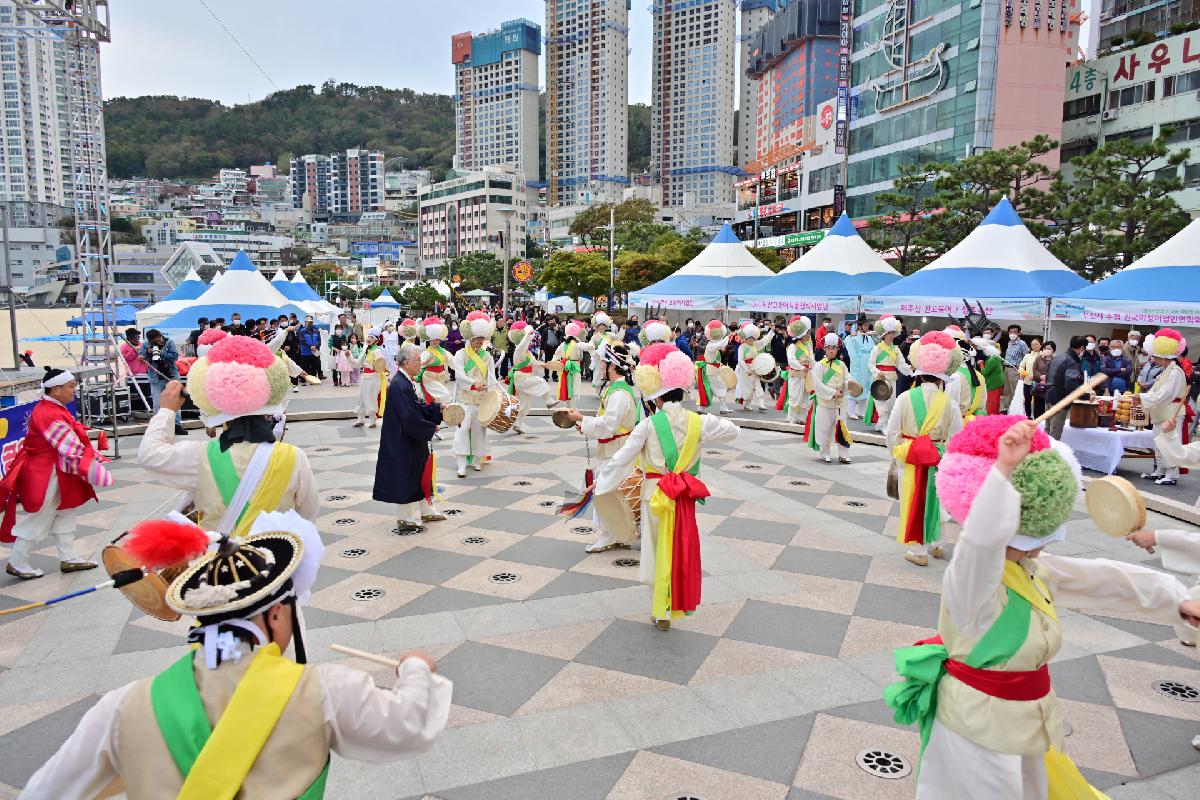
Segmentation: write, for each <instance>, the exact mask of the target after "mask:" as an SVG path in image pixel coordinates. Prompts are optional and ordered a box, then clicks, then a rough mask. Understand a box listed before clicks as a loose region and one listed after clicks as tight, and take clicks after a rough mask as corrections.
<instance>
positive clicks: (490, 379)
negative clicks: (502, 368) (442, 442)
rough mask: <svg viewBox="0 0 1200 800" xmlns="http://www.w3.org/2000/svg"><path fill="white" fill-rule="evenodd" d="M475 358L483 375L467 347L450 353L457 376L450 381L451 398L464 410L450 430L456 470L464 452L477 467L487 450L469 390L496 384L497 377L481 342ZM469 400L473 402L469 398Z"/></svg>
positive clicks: (463, 465) (462, 466)
mask: <svg viewBox="0 0 1200 800" xmlns="http://www.w3.org/2000/svg"><path fill="white" fill-rule="evenodd" d="M479 358H480V360H481V361H482V362H483V368H484V373H485V374H483V375H480V374H479V368H478V367H477V366H475V364H474V363H473V362H472V361H471V360H470V359H468V358H467V348H465V347H464V348H463V349H461V350H459V351H458V352H457V353H455V354H454V374H455V375H456V376H458V377H457V379H456V380H455V382H454V386H455V398H456V399H457V400H458V402H460V403H462V405H463V409H464V410H465V411H466V416H465V417H464V419H463V421H462V424H461V425H459V426H458V431H457V432H456V433H455V434H454V448H453V449H454V456H455V458H456V460H457V462H458V469H459V470H460V471H461V470H464V469H466V467H467V458H468V456H470V457H471V460H472V465H473V466H476V467H481V466H483V464H484V462H485V461H486V460H487V454H488V440H487V432H488V429H487V428H486V427H485V426H484V425H483V424H482V423H481V422H480V421H479V405H478V400H477V399H475V398H474V397H473V395H471V394H469V392H470V391H471V389H472V387H474V388H475V389H476V390H483V389H495V388H499V387H500V381H499V379H498V378H497V377H496V362H495V360H494V359H493V358H492V354H491V351H490V349H488V348H487V347H486V346H485V348H484V350H483V351H482V352H480V353H479ZM472 400H475V402H471V401H472Z"/></svg>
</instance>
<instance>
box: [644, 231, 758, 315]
mask: <svg viewBox="0 0 1200 800" xmlns="http://www.w3.org/2000/svg"><path fill="white" fill-rule="evenodd" d="M774 274H775V273H773V272H771V270H769V269H767V268H766V267H765V266H763V264H762V262H760V261H759V260H758V259H757V258H755V257H754V256H753V254H751V252H750V251H749V250H747V249H746V246H745V245H744V244H742V242H741V240H740V239H738V238H737V235H736V234H735V233H734V232H733V228H731V227H729V225H728V224H726V225H725V226H724V227H723V228H721V232H720V233H718V234H717V237H716V238H715V239H713V240H712V243H711V244H709V245H708V247H706V248H704V250H702V251H701V252H700V254H699V255H698V256H696V257H695V258H693V259H692V260H691V261H689V262H688V263H687V264H685V265H683V266H682V267H680V268H679V269H678V270H677V271H676V272H675V273H674V274H673V275H670V276H669V277H666V278H664V279H662V280H661V281H659V282H658V283H656V284H654V285H652V286H647V287H646V288H645V289H639V290H638V291H636V292H632V293H631V294H630V295H629V306H630V308H633V307H635V306H654V307H660V308H671V309H683V310H687V309H696V310H701V309H709V308H714V309H715V308H720V309H724V308H728V307H729V298H730V296H731V295H736V294H740V293H744V292H745V291H747V290H748V289H750V288H751V287H752V286H756V285H758V284H760V283H762V282H763V281H764V280H765V279H767V278H770V277H771V276H772V275H774Z"/></svg>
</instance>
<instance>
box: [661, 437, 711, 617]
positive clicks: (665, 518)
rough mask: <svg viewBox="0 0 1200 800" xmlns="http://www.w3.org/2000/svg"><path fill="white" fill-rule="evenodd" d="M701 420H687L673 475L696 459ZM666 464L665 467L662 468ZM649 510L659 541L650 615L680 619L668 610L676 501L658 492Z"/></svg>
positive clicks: (682, 613) (669, 608) (679, 614)
mask: <svg viewBox="0 0 1200 800" xmlns="http://www.w3.org/2000/svg"><path fill="white" fill-rule="evenodd" d="M702 424H703V420H702V419H701V418H700V415H699V414H691V415H689V417H688V429H687V434H686V436H684V439H683V447H681V448H679V458H678V459H676V460H675V469H674V472H686V471H687V468H688V466H689V465H691V464H692V462H694V461H695V460H696V456H697V454H698V451H699V449H700V427H701V425H702ZM665 468H666V465H664V469H665ZM650 510H651V511H653V512H654V516H656V517H658V542H657V544H656V546H655V556H654V598H653V604H652V605H653V614H654V618H655V619H670V618H672V617H682V616H684V612H682V611H671V598H670V589H671V564H672V561H671V559H672V557H673V555H674V551H675V501H674V500H672V499H671V498H669V497H667V496H666V495H665V494H663V493H662V492H661V491H659V490H658V489H655V490H654V494H652V495H651V496H650Z"/></svg>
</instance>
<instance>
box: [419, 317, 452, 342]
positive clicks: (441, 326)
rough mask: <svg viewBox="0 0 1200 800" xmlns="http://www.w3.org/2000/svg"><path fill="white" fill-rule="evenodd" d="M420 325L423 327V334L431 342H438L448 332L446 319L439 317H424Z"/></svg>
mask: <svg viewBox="0 0 1200 800" xmlns="http://www.w3.org/2000/svg"><path fill="white" fill-rule="evenodd" d="M421 325H422V326H423V327H424V328H425V336H426V337H427V338H428V339H429V341H431V342H435V341H436V342H440V341H441V340H442V339H445V338H446V335H447V334H448V333H449V332H450V331H449V330H448V329H447V328H446V321H445V320H443V319H442V318H441V317H426V318H425V319H424V320H422V321H421Z"/></svg>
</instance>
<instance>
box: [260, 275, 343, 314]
mask: <svg viewBox="0 0 1200 800" xmlns="http://www.w3.org/2000/svg"><path fill="white" fill-rule="evenodd" d="M296 278H299V281H297V280H296ZM271 285H272V286H274V287H275V288H276V289H277V290H278V291H279V293H280V294H281V295H283V296H284V297H286V298H287V299H289V300H291V301H292V302H293V303H295V304H296V305H298V306H300V307H301V308H303V309H304V310H305V311H307V312H308V313H309V314H313V315H316V316H321V317H326V318H330V319H332V317H334V316H336V315H337V313H338V307H337V306H335V305H334V304H333V303H330V302H328V301H326V300H323V299H322V298H321V296H320V295H318V294H317V293H316V292H314V291H313V290H312V287H311V286H309V285H308V283H307V282H306V281H305V280H304V277H303V276H302V275H301V274H300V272H299V271H297V272H296V277H295V278H292V280H290V281H289V280H288V279H287V276H286V275H284V274H283V270H278V271H277V272H276V273H275V275H274V276H273V277H272V278H271Z"/></svg>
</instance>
